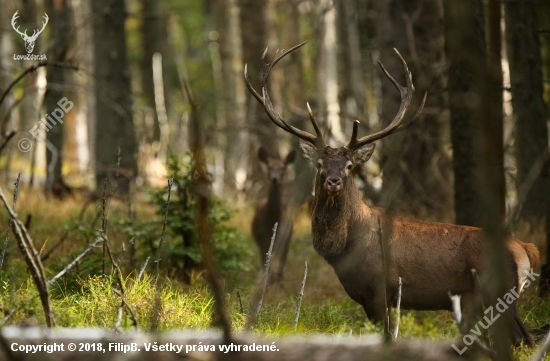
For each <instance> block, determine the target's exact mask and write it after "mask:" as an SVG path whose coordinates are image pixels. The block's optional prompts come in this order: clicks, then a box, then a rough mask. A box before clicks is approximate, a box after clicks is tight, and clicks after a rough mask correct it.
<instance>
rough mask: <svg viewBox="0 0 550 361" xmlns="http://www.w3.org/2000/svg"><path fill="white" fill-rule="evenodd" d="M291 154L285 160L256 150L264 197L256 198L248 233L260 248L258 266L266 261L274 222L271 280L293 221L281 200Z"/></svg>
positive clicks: (280, 263)
mask: <svg viewBox="0 0 550 361" xmlns="http://www.w3.org/2000/svg"><path fill="white" fill-rule="evenodd" d="M294 157H295V153H294V151H292V152H290V153H289V154H288V155H287V157H286V159H285V160H282V159H279V158H278V157H277V158H274V157H270V156H269V155H268V154H267V151H266V150H265V149H264V148H260V149H259V151H258V158H259V159H260V162H262V163H263V164H264V165H265V166H266V168H267V169H266V170H267V178H268V188H269V190H268V197H267V198H264V199H262V200H260V201H259V202H258V204H257V206H256V212H255V213H254V218H253V219H252V235H253V236H254V240H255V241H256V244H257V245H258V248H259V250H260V259H261V261H262V265H264V264H265V263H266V255H267V252H268V251H269V246H270V244H271V238H272V236H273V226H274V225H275V223H277V224H278V225H277V234H276V237H275V241H274V243H273V250H272V257H271V259H270V266H269V267H270V270H271V271H270V274H271V279H273V280H274V281H280V280H281V279H282V277H283V269H284V266H285V263H286V258H287V255H288V247H289V245H290V239H291V238H292V229H293V226H294V222H292V220H291V219H290V218H289V217H288V214H287V207H286V204H285V202H284V200H283V191H284V189H283V188H284V181H285V173H286V169H287V167H288V165H289V164H290V163H292V162H293V161H294Z"/></svg>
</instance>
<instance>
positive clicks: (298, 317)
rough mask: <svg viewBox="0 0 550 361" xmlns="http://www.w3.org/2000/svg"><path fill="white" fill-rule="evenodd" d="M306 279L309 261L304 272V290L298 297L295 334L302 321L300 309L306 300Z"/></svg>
mask: <svg viewBox="0 0 550 361" xmlns="http://www.w3.org/2000/svg"><path fill="white" fill-rule="evenodd" d="M306 278H307V261H306V269H305V271H304V279H303V280H302V289H301V290H300V294H299V295H298V306H296V313H295V315H294V332H296V329H297V328H298V320H299V319H300V308H301V307H302V299H303V298H304V288H305V287H306Z"/></svg>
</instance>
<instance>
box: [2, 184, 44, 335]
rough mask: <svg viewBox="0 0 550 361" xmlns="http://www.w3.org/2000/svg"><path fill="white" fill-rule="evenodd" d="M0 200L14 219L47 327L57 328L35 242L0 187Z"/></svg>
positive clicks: (14, 226)
mask: <svg viewBox="0 0 550 361" xmlns="http://www.w3.org/2000/svg"><path fill="white" fill-rule="evenodd" d="M0 199H1V200H2V203H4V207H5V208H6V209H7V210H8V213H9V214H10V217H11V218H12V219H13V223H12V227H13V228H14V234H15V238H16V239H17V246H18V247H19V250H20V251H21V253H22V254H23V258H24V259H25V263H26V264H27V268H28V269H29V272H30V274H31V276H32V278H33V281H34V283H35V285H36V288H37V289H38V294H39V296H40V302H41V303H42V308H43V310H44V315H45V318H46V325H47V326H48V327H49V328H51V327H54V326H55V319H54V316H53V312H52V309H51V305H50V293H49V290H48V283H47V281H46V275H45V273H44V267H43V266H42V262H41V261H40V257H39V256H38V252H36V249H35V248H34V244H33V241H32V239H31V237H30V235H29V233H28V232H27V229H26V228H25V225H24V224H23V223H22V222H21V221H20V220H19V218H18V217H17V214H16V213H15V211H14V210H13V209H12V207H10V205H9V204H8V201H7V199H6V196H5V195H4V192H3V191H2V188H1V187H0Z"/></svg>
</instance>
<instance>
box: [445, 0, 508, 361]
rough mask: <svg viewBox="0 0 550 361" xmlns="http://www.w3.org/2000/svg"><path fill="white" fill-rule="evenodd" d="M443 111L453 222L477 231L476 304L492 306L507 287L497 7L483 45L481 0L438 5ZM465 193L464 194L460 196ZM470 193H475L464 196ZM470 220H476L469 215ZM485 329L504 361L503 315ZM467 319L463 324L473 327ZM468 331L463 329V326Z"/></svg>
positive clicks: (492, 2) (493, 0)
mask: <svg viewBox="0 0 550 361" xmlns="http://www.w3.org/2000/svg"><path fill="white" fill-rule="evenodd" d="M444 6H445V36H446V48H445V50H446V55H447V61H448V66H449V83H448V88H449V102H450V104H449V107H450V110H451V131H452V134H451V137H452V141H453V152H454V159H453V162H454V164H453V166H454V170H455V197H456V198H455V201H456V217H457V223H463V224H470V225H472V224H474V225H479V226H481V227H483V230H484V247H483V248H484V249H483V251H484V252H483V256H482V257H483V262H484V270H485V271H484V272H483V274H482V276H481V279H480V282H481V286H480V287H481V290H482V293H483V296H482V297H483V298H482V299H480V298H478V299H477V305H478V307H477V309H476V311H479V312H483V311H482V307H481V306H482V304H483V303H485V304H486V305H487V304H488V305H493V304H496V303H497V298H498V297H502V295H504V294H505V293H506V292H507V291H508V290H509V289H510V281H511V280H510V279H509V278H508V277H503V276H502V275H506V274H507V271H506V269H507V265H508V255H507V253H506V249H505V241H506V238H507V235H506V232H505V229H504V169H503V137H502V127H503V121H502V68H501V60H500V59H501V58H500V57H501V54H500V44H501V36H500V14H501V12H500V2H498V1H497V0H489V3H488V7H487V9H488V17H487V18H488V26H487V30H488V45H489V47H488V48H489V52H488V54H487V52H486V50H485V49H486V47H485V25H484V24H485V21H484V15H483V7H482V4H481V1H479V0H476V1H465V2H460V3H456V2H454V1H451V0H446V1H445V2H444ZM465 195H467V196H468V197H465ZM472 195H474V196H476V198H475V199H472V198H471V197H472ZM472 216H475V217H477V218H472ZM503 316H504V317H500V318H499V319H498V320H497V321H496V322H495V325H493V326H492V327H491V329H490V330H489V332H490V334H491V336H492V340H493V344H494V347H495V351H496V353H497V355H498V359H500V360H510V359H511V354H510V341H511V328H510V326H511V322H513V320H512V318H511V313H510V312H509V310H508V311H506V312H505V313H504V314H503ZM475 321H476V319H475V318H472V317H469V319H467V320H466V322H467V323H466V325H467V326H470V325H472V326H473V324H474V323H475ZM468 328H469V327H468Z"/></svg>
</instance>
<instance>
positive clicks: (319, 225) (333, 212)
mask: <svg viewBox="0 0 550 361" xmlns="http://www.w3.org/2000/svg"><path fill="white" fill-rule="evenodd" d="M302 45H303V43H302V44H300V45H297V46H295V47H293V48H291V49H289V50H287V51H282V52H277V53H276V54H275V55H274V57H273V59H272V60H271V62H269V63H264V62H263V59H264V57H265V53H264V56H263V57H262V62H261V63H260V83H261V85H262V92H261V94H260V93H258V92H257V91H256V90H255V89H254V88H253V87H252V85H251V84H250V81H249V79H248V76H247V72H246V67H245V80H246V84H247V87H248V89H249V90H250V92H251V93H252V95H253V96H254V97H255V98H256V99H257V100H258V101H259V102H260V103H261V104H262V105H263V106H264V109H265V110H266V113H267V114H268V116H269V118H270V119H271V121H272V122H273V123H274V124H275V125H277V126H278V127H280V128H281V129H283V130H285V131H287V132H289V133H291V134H293V135H295V136H296V137H298V138H299V139H300V148H301V150H302V154H303V155H304V157H305V158H307V159H309V160H310V161H311V162H312V163H313V164H315V165H316V166H317V168H318V171H317V176H316V180H315V198H314V202H313V214H312V233H313V246H314V248H315V250H316V251H317V252H318V253H319V254H320V255H321V256H323V257H324V258H325V259H326V260H327V261H328V262H329V263H330V264H331V265H332V267H333V268H334V271H335V272H336V274H337V276H338V278H339V280H340V282H341V283H342V285H343V286H344V289H345V290H346V292H347V293H348V295H349V296H350V297H351V298H352V299H353V300H355V301H356V302H358V303H360V304H361V305H362V306H363V308H364V310H365V312H366V314H367V317H368V318H369V319H371V320H373V321H382V320H383V318H384V316H385V307H386V306H385V305H384V304H383V303H381V301H383V300H387V301H388V303H389V304H390V305H395V303H396V299H397V297H396V296H397V290H398V279H399V277H401V278H402V282H403V286H402V298H401V307H402V308H405V309H416V310H441V309H443V310H451V307H452V304H451V301H450V298H449V294H455V295H460V296H461V304H462V308H463V309H464V310H465V311H466V312H468V311H470V312H471V311H473V310H475V307H474V306H473V304H474V302H473V300H474V298H475V297H474V295H475V294H476V293H479V292H480V290H479V289H478V287H477V284H476V280H475V279H474V276H473V274H472V270H476V272H478V273H481V272H483V268H482V266H483V264H484V262H483V260H482V259H481V257H482V254H483V252H482V251H483V250H482V247H483V243H482V230H481V229H479V228H475V227H467V226H460V225H453V224H443V223H435V222H424V221H421V220H417V219H413V218H409V217H406V216H403V215H400V214H394V213H390V212H388V211H385V210H383V209H380V208H376V207H369V206H367V205H366V204H364V203H363V201H362V197H361V194H360V192H359V190H358V189H357V187H356V186H355V183H354V180H353V177H352V176H351V170H352V169H353V168H354V167H355V166H357V165H360V164H362V163H365V162H367V161H368V160H369V159H370V157H371V155H372V153H373V152H374V148H375V143H374V142H375V141H376V140H379V139H381V138H383V137H386V136H388V135H390V134H392V133H394V132H396V131H398V130H400V129H404V127H405V126H406V124H408V123H404V124H402V120H403V118H404V116H405V112H406V111H407V108H408V106H409V105H410V103H411V99H412V94H413V92H414V86H413V83H412V76H411V73H410V71H409V69H408V67H407V63H406V62H405V60H404V59H403V57H401V55H400V54H399V52H397V50H396V53H397V55H398V56H399V58H400V60H401V63H402V65H403V69H404V72H405V78H406V81H407V85H406V87H403V86H401V85H399V83H397V82H396V81H395V79H394V78H393V77H392V76H391V75H390V74H389V73H388V72H387V71H386V69H385V68H384V67H383V66H382V64H381V63H380V66H381V68H382V70H383V71H384V73H385V74H386V76H387V77H388V78H389V79H390V80H391V82H392V83H393V84H394V85H395V87H396V88H397V89H398V90H399V92H400V94H401V106H400V108H399V111H398V113H397V115H396V116H395V117H394V119H393V120H392V121H391V123H390V124H389V125H388V126H387V127H386V128H384V129H383V130H381V131H378V132H376V133H374V134H370V135H367V136H364V137H362V138H357V134H358V127H359V122H358V121H355V123H354V125H353V133H352V136H351V140H350V142H349V144H348V145H346V146H344V147H340V148H332V147H330V146H327V145H326V144H325V143H324V141H323V139H322V134H321V131H320V128H319V125H318V124H317V121H316V119H315V117H314V116H313V113H312V112H311V109H310V108H309V105H308V111H309V115H310V119H311V122H312V124H313V128H314V129H315V133H316V135H312V134H310V133H308V132H306V131H303V130H300V129H297V128H295V127H293V126H291V125H289V124H288V123H286V122H285V121H284V120H283V119H282V118H281V116H280V115H279V114H278V113H277V112H275V110H274V108H273V105H272V103H271V100H270V99H269V95H268V94H267V91H266V89H267V87H266V81H267V78H268V76H269V72H270V70H271V68H272V67H273V66H274V65H275V64H276V63H277V62H278V61H279V60H280V59H281V58H283V57H284V56H285V55H287V54H288V53H290V52H292V51H294V50H295V49H297V48H299V47H300V46H302ZM425 100H426V95H424V99H423V101H422V103H421V105H420V107H419V109H418V111H417V112H416V114H415V115H414V117H413V119H412V120H411V121H414V120H415V119H417V118H418V116H419V115H420V113H421V111H422V109H423V106H424V102H425ZM409 123H410V122H409ZM381 234H382V235H384V234H385V235H386V237H387V238H388V239H387V240H385V242H381V241H380V240H381ZM382 244H387V249H386V248H385V249H384V250H383V249H382V246H381V245H382ZM506 249H507V254H508V261H509V262H508V264H509V268H508V272H507V274H506V275H502V276H503V277H506V280H507V282H508V284H509V285H510V289H513V291H514V292H517V293H519V292H520V290H521V288H522V286H523V284H522V283H523V280H524V279H525V277H526V276H527V275H528V274H529V272H530V271H531V269H532V268H534V267H537V265H538V263H539V252H538V250H537V249H536V247H535V246H534V245H532V244H529V243H523V242H521V241H520V240H518V239H515V238H510V239H508V241H507V243H506ZM383 251H384V252H383ZM383 254H387V255H388V257H387V260H388V264H387V267H388V269H387V273H386V274H385V280H386V284H385V289H386V294H385V295H381V293H382V287H381V286H380V285H381V282H380V280H382V279H384V272H383V269H384V261H383ZM481 292H482V291H481ZM383 296H385V297H383ZM502 296H504V295H502ZM510 312H511V313H510V314H511V315H512V317H513V324H512V326H513V335H511V336H512V337H513V339H514V341H516V343H517V342H519V341H521V340H524V341H526V343H527V344H529V345H533V338H532V335H531V334H530V333H529V332H528V331H527V329H526V328H525V326H524V325H523V323H522V321H521V319H520V317H519V315H518V312H517V308H516V305H515V304H514V305H513V307H511V311H510Z"/></svg>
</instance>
